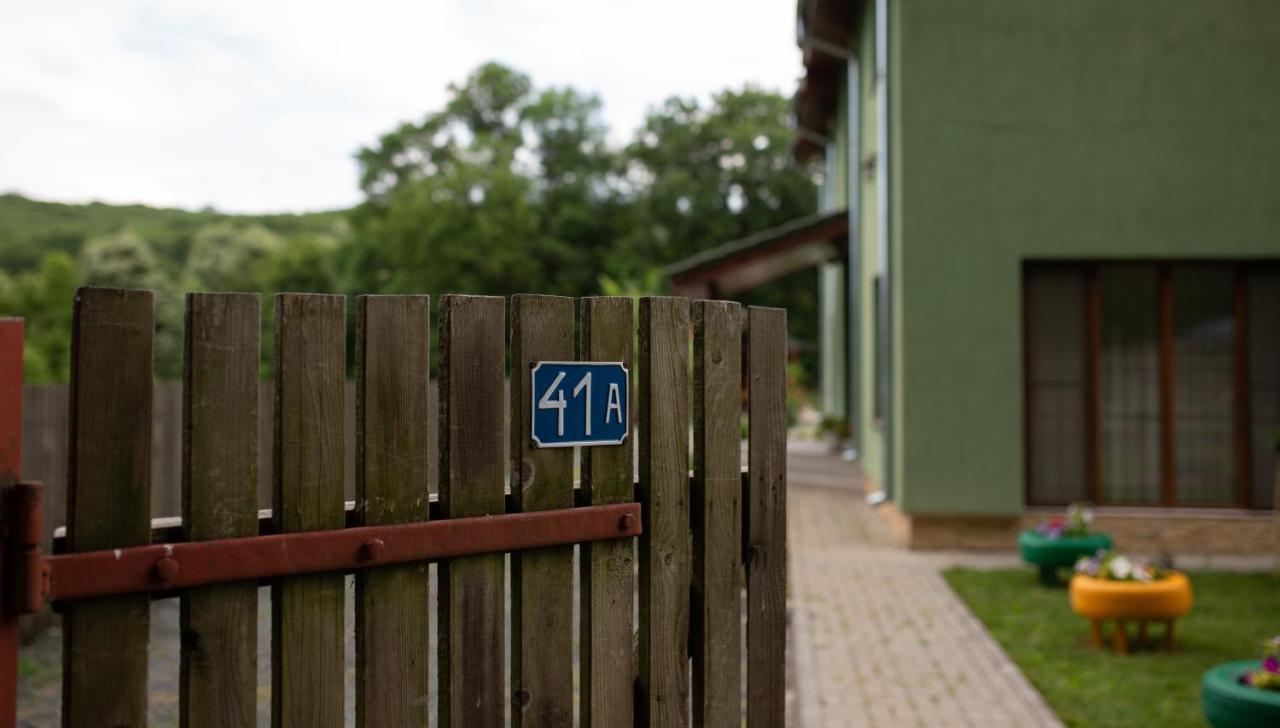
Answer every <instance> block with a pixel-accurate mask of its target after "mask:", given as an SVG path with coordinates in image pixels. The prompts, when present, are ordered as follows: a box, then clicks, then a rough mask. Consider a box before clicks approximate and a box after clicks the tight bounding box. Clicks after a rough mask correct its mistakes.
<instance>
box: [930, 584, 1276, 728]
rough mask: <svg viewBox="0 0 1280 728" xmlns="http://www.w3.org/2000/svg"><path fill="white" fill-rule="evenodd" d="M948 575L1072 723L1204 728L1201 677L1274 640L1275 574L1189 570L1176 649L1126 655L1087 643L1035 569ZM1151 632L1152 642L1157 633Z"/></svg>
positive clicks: (1060, 594)
mask: <svg viewBox="0 0 1280 728" xmlns="http://www.w3.org/2000/svg"><path fill="white" fill-rule="evenodd" d="M945 576H946V579H947V582H948V583H950V584H951V588H952V589H954V590H955V592H956V594H958V595H959V596H960V598H961V599H962V600H963V601H964V602H965V604H967V605H968V606H969V609H970V610H971V611H972V612H973V613H974V615H976V616H977V617H978V619H979V620H981V621H982V623H983V624H985V625H986V627H987V629H988V630H990V632H991V634H992V635H993V636H994V637H995V638H996V641H998V642H999V643H1000V646H1001V647H1003V648H1004V650H1005V652H1007V653H1009V656H1010V657H1012V658H1013V660H1014V661H1015V662H1017V663H1018V667H1020V668H1022V672H1023V673H1024V674H1025V675H1026V676H1027V678H1028V679H1029V680H1030V681H1031V683H1032V684H1033V685H1035V686H1036V689H1037V690H1039V691H1040V693H1041V694H1042V695H1044V697H1045V699H1046V700H1048V701H1049V705H1050V707H1052V708H1053V710H1054V712H1056V713H1057V714H1058V717H1059V718H1061V719H1062V721H1063V722H1064V723H1066V724H1067V725H1071V726H1091V727H1092V726H1162V728H1164V727H1170V726H1203V725H1205V722H1204V718H1203V717H1202V716H1201V714H1200V675H1201V674H1202V673H1203V672H1204V671H1205V670H1206V669H1208V668H1209V667H1211V666H1213V665H1215V664H1217V663H1219V662H1226V661H1227V660H1237V659H1247V658H1251V657H1256V656H1258V654H1259V652H1258V651H1259V642H1261V641H1262V640H1263V639H1266V638H1268V637H1271V636H1274V635H1276V634H1280V576H1275V575H1272V574H1233V573H1222V572H1191V573H1189V574H1188V576H1190V578H1191V586H1192V589H1193V590H1194V594H1195V596H1194V599H1195V603H1194V606H1193V607H1192V608H1191V614H1189V615H1187V617H1185V618H1184V619H1181V620H1179V622H1178V635H1177V639H1178V645H1177V650H1176V651H1175V652H1173V653H1172V654H1171V653H1169V652H1166V651H1164V650H1163V649H1155V650H1153V649H1151V648H1137V649H1135V651H1134V652H1132V653H1131V654H1129V655H1117V654H1114V653H1113V652H1111V650H1110V649H1106V648H1097V647H1093V646H1092V645H1091V644H1090V643H1089V624H1088V622H1087V621H1085V620H1084V619H1083V618H1081V617H1078V616H1076V614H1075V613H1074V612H1072V611H1071V607H1070V606H1069V605H1068V604H1067V590H1066V588H1065V587H1058V588H1053V587H1044V586H1041V585H1040V584H1039V583H1038V582H1037V581H1036V574H1035V572H1034V571H1032V570H1031V569H1026V570H1021V569H1017V570H996V571H976V570H973V569H960V568H956V569H948V570H947V571H946V573H945ZM1130 630H1131V631H1130V635H1133V634H1134V632H1133V631H1132V630H1133V626H1132V625H1131V626H1130ZM1151 633H1152V635H1153V636H1157V637H1158V636H1160V635H1162V634H1163V627H1160V626H1153V627H1152V628H1151ZM1109 634H1110V625H1108V635H1109Z"/></svg>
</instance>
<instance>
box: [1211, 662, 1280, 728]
mask: <svg viewBox="0 0 1280 728" xmlns="http://www.w3.org/2000/svg"><path fill="white" fill-rule="evenodd" d="M1262 669H1263V667H1262V661H1260V660H1237V661H1235V662H1226V663H1223V664H1221V665H1218V666H1216V667H1213V668H1211V669H1210V670H1209V671H1208V672H1206V673H1205V674H1204V677H1203V678H1201V680H1200V707H1201V709H1202V710H1203V711H1204V717H1205V720H1207V721H1208V722H1209V725H1211V726H1213V727H1214V728H1246V727H1250V726H1263V725H1275V726H1280V690H1264V689H1259V688H1256V687H1252V686H1250V685H1246V684H1245V683H1244V682H1242V680H1243V678H1244V676H1246V675H1248V674H1250V673H1252V672H1257V671H1260V670H1262Z"/></svg>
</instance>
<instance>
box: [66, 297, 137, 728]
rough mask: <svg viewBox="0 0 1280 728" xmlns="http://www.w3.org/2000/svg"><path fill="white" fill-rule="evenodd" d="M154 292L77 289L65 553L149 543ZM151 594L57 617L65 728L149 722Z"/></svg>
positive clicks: (87, 604)
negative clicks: (148, 646) (61, 653)
mask: <svg viewBox="0 0 1280 728" xmlns="http://www.w3.org/2000/svg"><path fill="white" fill-rule="evenodd" d="M154 350H155V296H154V294H153V293H152V292H151V291H129V290H121V289H110V288H82V289H80V290H79V291H78V292H77V293H76V300H75V313H74V318H73V323H72V334H71V412H70V423H69V424H70V440H71V443H72V446H71V452H70V460H69V462H68V464H67V547H68V551H94V550H98V549H110V548H119V547H124V546H142V545H145V544H146V543H147V542H148V541H149V539H150V537H151V521H150V515H151V397H152V385H151V379H152V361H153V358H154ZM150 600H151V598H150V596H149V595H147V594H130V595H125V596H118V597H107V598H103V599H94V600H89V601H84V602H80V603H77V604H74V605H71V606H69V607H68V608H67V609H66V611H65V612H64V613H63V622H62V624H63V673H62V676H63V679H62V690H63V698H62V723H63V725H64V726H68V727H76V728H78V727H79V726H85V727H86V728H88V727H90V726H93V727H96V726H104V725H106V726H129V727H132V726H144V725H146V723H147V643H148V630H149V622H150Z"/></svg>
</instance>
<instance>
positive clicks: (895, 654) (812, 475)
mask: <svg viewBox="0 0 1280 728" xmlns="http://www.w3.org/2000/svg"><path fill="white" fill-rule="evenodd" d="M789 458H790V459H789V468H788V486H789V488H790V497H789V500H788V506H787V511H788V519H789V523H788V529H789V531H788V532H789V533H790V539H791V542H790V548H791V551H790V556H791V571H790V575H791V576H790V578H791V595H792V600H793V605H792V609H793V611H794V610H803V611H804V619H803V620H794V621H793V623H794V624H802V625H803V628H804V629H805V630H806V632H807V634H806V635H805V636H804V639H801V640H795V639H794V636H793V643H797V642H798V643H799V644H804V645H806V646H807V648H806V649H805V650H803V653H798V654H796V655H795V656H794V658H793V659H794V670H795V678H794V679H795V681H796V682H797V683H802V682H805V681H813V682H814V683H816V686H809V687H810V688H811V689H809V690H804V691H799V692H800V693H802V694H809V695H813V696H815V698H816V702H817V705H814V706H800V708H799V709H798V710H797V715H803V716H807V717H809V718H810V719H814V720H816V723H815V725H816V726H831V727H833V728H834V727H836V726H888V727H892V728H897V727H898V726H917V725H918V726H939V725H948V726H951V725H956V726H1019V727H1021V726H1058V725H1061V723H1060V722H1059V721H1058V719H1057V718H1056V717H1055V716H1054V715H1053V713H1052V712H1051V711H1050V710H1049V707H1048V706H1047V705H1046V704H1045V702H1044V699H1043V698H1042V697H1041V696H1040V694H1039V693H1037V692H1036V691H1035V689H1034V688H1032V687H1031V684H1030V683H1028V682H1027V680H1026V678H1025V677H1023V675H1022V673H1021V672H1020V671H1019V670H1018V668H1017V667H1016V666H1015V665H1014V664H1013V662H1012V661H1011V660H1010V659H1009V657H1008V655H1006V654H1005V653H1004V651H1003V650H1001V649H1000V647H999V646H998V645H997V644H996V643H995V640H993V639H992V637H991V635H990V634H988V633H987V631H986V629H985V628H984V627H983V626H982V624H981V623H979V622H978V620H977V619H975V618H974V617H973V616H972V615H971V614H970V613H969V610H968V609H967V608H965V606H964V605H963V604H962V603H961V602H960V600H959V599H958V598H957V597H956V596H955V594H954V593H952V591H951V589H950V587H948V586H947V584H946V582H945V581H944V580H943V578H942V574H941V570H942V569H943V568H945V567H946V566H948V565H951V564H955V563H974V564H979V565H985V566H1003V565H1012V564H1015V563H1016V561H1014V560H1013V558H1012V557H1009V556H989V555H979V556H969V555H964V554H925V553H914V552H910V551H906V550H904V549H901V548H898V547H896V546H894V545H893V544H892V541H891V539H890V537H889V535H888V533H887V531H886V529H885V528H884V526H883V524H882V523H881V522H880V519H879V517H878V516H877V515H876V514H875V513H873V512H872V510H871V508H870V507H868V506H867V505H866V500H865V498H864V495H863V480H862V476H861V474H860V471H859V470H858V468H857V467H856V466H855V465H851V464H848V463H844V462H842V461H841V460H840V459H838V458H835V457H828V456H816V455H809V454H802V453H799V452H796V451H794V450H793V451H792V452H791V454H790V456H789ZM800 728H814V726H810V725H809V724H808V723H804V724H803V725H801V726H800Z"/></svg>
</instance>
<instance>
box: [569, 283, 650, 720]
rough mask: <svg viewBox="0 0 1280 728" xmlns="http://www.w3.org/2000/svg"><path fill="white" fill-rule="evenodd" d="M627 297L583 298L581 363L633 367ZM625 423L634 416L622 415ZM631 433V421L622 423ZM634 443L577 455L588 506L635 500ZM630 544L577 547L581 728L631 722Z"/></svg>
mask: <svg viewBox="0 0 1280 728" xmlns="http://www.w3.org/2000/svg"><path fill="white" fill-rule="evenodd" d="M634 335H635V326H634V325H633V322H632V303H631V299H630V298H628V297H625V296H613V297H597V298H584V299H582V353H581V358H582V359H583V360H586V361H620V362H622V363H623V364H625V365H626V366H627V367H628V369H630V368H631V347H632V337H633V336H634ZM627 416H628V418H630V417H631V413H630V412H628V413H627ZM627 431H628V432H630V431H631V423H630V422H628V423H627ZM633 453H634V444H633V443H632V442H631V440H630V439H628V440H627V441H626V442H624V443H622V444H621V445H615V446H612V447H588V448H583V450H582V490H583V495H584V497H585V499H586V502H587V505H604V504H607V503H629V502H631V501H632V499H633V498H634V497H635V493H634V490H635V486H634V481H633V473H634V471H635V465H634V457H633ZM635 549H636V546H635V542H634V540H632V539H623V540H620V541H603V542H598V543H585V544H583V545H582V549H581V556H580V561H581V573H582V583H581V589H582V595H581V600H582V609H581V638H580V639H579V645H580V648H579V649H580V650H581V654H582V675H581V701H580V703H579V705H580V711H581V714H580V718H581V721H580V724H581V725H582V726H584V728H631V726H632V725H634V721H635V709H634V702H635V686H634V683H635V648H634V641H635V634H634V631H635V622H634V607H633V605H634V604H635V593H636V592H635Z"/></svg>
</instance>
